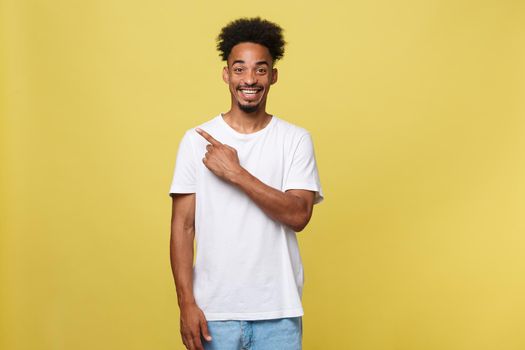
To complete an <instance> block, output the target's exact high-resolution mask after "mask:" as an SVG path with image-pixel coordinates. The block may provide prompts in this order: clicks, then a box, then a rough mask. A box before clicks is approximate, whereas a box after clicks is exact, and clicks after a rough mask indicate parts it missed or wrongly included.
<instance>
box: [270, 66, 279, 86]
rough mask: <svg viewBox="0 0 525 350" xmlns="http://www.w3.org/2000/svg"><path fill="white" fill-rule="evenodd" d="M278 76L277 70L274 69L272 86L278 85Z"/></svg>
mask: <svg viewBox="0 0 525 350" xmlns="http://www.w3.org/2000/svg"><path fill="white" fill-rule="evenodd" d="M277 76H278V74H277V68H272V82H271V84H272V85H273V84H275V83H277Z"/></svg>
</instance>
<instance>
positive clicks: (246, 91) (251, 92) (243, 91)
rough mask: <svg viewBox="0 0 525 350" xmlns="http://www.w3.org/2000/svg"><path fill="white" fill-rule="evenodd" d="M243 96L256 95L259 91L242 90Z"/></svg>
mask: <svg viewBox="0 0 525 350" xmlns="http://www.w3.org/2000/svg"><path fill="white" fill-rule="evenodd" d="M241 91H242V93H243V94H248V95H253V94H256V93H257V92H258V91H259V90H241Z"/></svg>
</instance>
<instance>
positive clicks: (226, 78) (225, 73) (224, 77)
mask: <svg viewBox="0 0 525 350" xmlns="http://www.w3.org/2000/svg"><path fill="white" fill-rule="evenodd" d="M222 80H224V82H225V83H226V84H229V83H230V75H229V74H228V66H224V68H223V69H222Z"/></svg>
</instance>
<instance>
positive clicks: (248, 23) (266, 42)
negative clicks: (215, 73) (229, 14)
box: [217, 17, 286, 62]
mask: <svg viewBox="0 0 525 350" xmlns="http://www.w3.org/2000/svg"><path fill="white" fill-rule="evenodd" d="M282 32H283V29H282V28H281V27H280V26H279V25H277V24H275V23H273V22H270V21H267V20H265V19H261V18H260V17H254V18H239V19H237V20H234V21H232V22H230V23H228V24H227V25H226V26H225V27H224V28H222V30H221V32H220V34H219V35H218V36H217V50H219V51H220V54H219V56H221V58H222V59H223V60H224V61H227V60H228V56H229V55H230V52H231V50H232V48H233V47H234V46H235V45H237V44H239V43H243V42H251V43H256V44H260V45H263V46H266V47H267V48H268V51H270V55H271V56H272V59H273V61H274V62H276V61H277V60H279V59H280V58H282V57H283V55H284V45H285V44H286V42H285V41H284V39H283V35H282Z"/></svg>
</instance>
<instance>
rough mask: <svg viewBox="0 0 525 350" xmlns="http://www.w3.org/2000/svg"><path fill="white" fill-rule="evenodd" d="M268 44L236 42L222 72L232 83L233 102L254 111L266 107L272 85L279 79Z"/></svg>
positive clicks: (246, 109) (247, 110)
mask: <svg viewBox="0 0 525 350" xmlns="http://www.w3.org/2000/svg"><path fill="white" fill-rule="evenodd" d="M272 65H273V60H272V56H271V55H270V52H269V51H268V48H267V47H266V46H263V45H260V44H255V43H249V42H246V43H240V44H237V45H235V46H234V47H233V48H232V50H231V52H230V55H229V56H228V66H227V67H224V69H223V72H222V78H223V80H224V81H225V82H226V83H227V84H228V85H229V88H230V93H231V96H232V103H236V104H237V105H238V106H239V108H240V109H241V110H243V111H244V112H247V113H252V112H255V111H257V110H259V108H261V107H262V108H265V106H266V96H267V95H268V92H269V91H270V85H272V84H274V83H275V82H276V81H277V69H276V68H273V67H272Z"/></svg>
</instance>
